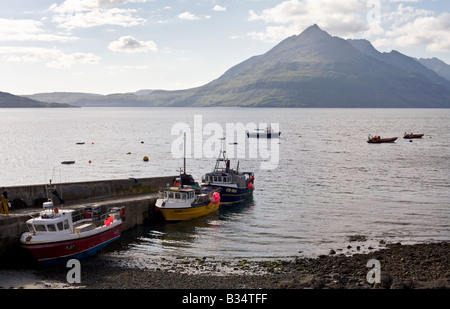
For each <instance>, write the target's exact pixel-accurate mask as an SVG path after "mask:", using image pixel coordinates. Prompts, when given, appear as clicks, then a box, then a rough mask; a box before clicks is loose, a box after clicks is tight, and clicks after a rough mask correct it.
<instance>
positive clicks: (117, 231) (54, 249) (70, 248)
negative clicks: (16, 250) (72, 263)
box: [22, 223, 122, 264]
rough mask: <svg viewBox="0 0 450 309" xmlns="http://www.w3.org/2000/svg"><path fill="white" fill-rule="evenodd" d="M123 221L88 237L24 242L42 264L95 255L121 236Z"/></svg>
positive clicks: (26, 247)
mask: <svg viewBox="0 0 450 309" xmlns="http://www.w3.org/2000/svg"><path fill="white" fill-rule="evenodd" d="M121 233H122V223H120V224H119V225H115V226H114V227H111V228H109V229H106V230H104V231H100V232H98V233H96V234H93V235H89V236H86V237H77V238H74V239H67V240H61V241H53V242H36V243H33V242H26V241H24V242H22V247H23V248H25V249H27V250H28V251H30V253H31V254H32V255H33V256H34V258H35V259H36V260H38V261H39V262H40V263H41V264H52V263H58V262H61V261H65V260H67V259H71V258H76V259H82V258H86V257H89V256H92V255H94V254H95V253H96V252H97V251H98V250H100V249H102V248H104V247H105V246H107V245H108V244H109V243H111V242H113V241H115V240H117V239H119V238H120V236H121Z"/></svg>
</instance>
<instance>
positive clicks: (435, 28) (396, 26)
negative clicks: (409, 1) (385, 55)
mask: <svg viewBox="0 0 450 309" xmlns="http://www.w3.org/2000/svg"><path fill="white" fill-rule="evenodd" d="M382 22H383V23H385V24H387V23H390V28H389V29H388V30H387V31H385V33H384V37H381V38H378V39H377V40H376V41H375V42H374V46H376V47H380V46H389V47H393V48H397V47H412V46H422V47H425V49H426V50H428V51H431V52H448V51H450V14H449V13H442V14H440V15H438V16H435V14H434V12H432V11H428V10H424V9H418V8H415V7H411V6H406V7H405V6H403V5H402V4H400V5H398V6H397V7H396V8H395V9H393V10H392V11H390V12H387V13H386V14H384V15H383V21H382Z"/></svg>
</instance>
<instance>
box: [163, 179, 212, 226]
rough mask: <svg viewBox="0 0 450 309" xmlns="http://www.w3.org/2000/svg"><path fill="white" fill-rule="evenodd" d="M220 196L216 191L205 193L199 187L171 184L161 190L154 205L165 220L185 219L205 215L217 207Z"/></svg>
mask: <svg viewBox="0 0 450 309" xmlns="http://www.w3.org/2000/svg"><path fill="white" fill-rule="evenodd" d="M219 205H220V196H219V194H218V193H217V192H214V193H212V194H207V193H204V192H201V189H200V188H193V187H191V186H183V185H182V184H181V185H180V186H177V187H175V186H172V187H168V188H167V189H165V190H164V191H163V192H161V196H160V197H159V198H158V199H157V200H156V203H155V206H156V207H157V209H158V210H159V211H160V212H161V213H162V215H163V217H164V219H165V220H166V221H185V220H191V219H195V218H199V217H202V216H205V215H207V214H209V213H211V212H213V211H215V210H217V209H219Z"/></svg>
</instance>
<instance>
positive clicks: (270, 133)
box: [247, 126, 281, 138]
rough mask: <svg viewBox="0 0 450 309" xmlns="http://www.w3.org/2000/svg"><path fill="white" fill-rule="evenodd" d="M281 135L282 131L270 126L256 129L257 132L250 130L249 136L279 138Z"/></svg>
mask: <svg viewBox="0 0 450 309" xmlns="http://www.w3.org/2000/svg"><path fill="white" fill-rule="evenodd" d="M280 135H281V131H278V132H275V131H274V130H272V127H271V126H268V127H267V128H266V129H265V130H264V129H256V132H248V131H247V137H256V138H278V137H280Z"/></svg>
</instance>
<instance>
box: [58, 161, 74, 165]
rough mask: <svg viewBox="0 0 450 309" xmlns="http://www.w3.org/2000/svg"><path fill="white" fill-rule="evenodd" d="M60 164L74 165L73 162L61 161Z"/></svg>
mask: <svg viewBox="0 0 450 309" xmlns="http://www.w3.org/2000/svg"><path fill="white" fill-rule="evenodd" d="M61 164H75V161H62V162H61Z"/></svg>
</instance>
